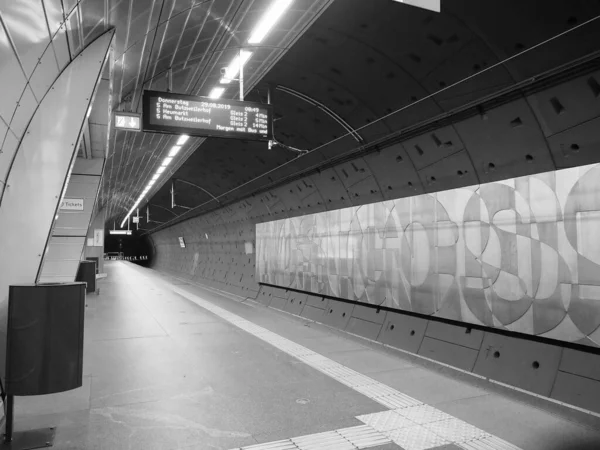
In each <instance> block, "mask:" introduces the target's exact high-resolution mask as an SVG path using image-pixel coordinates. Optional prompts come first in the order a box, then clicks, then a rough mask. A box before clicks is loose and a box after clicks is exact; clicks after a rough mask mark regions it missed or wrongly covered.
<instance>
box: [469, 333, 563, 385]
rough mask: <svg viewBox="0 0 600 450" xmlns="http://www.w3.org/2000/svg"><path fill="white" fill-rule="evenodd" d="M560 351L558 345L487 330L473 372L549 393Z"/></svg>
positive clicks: (558, 362)
mask: <svg viewBox="0 0 600 450" xmlns="http://www.w3.org/2000/svg"><path fill="white" fill-rule="evenodd" d="M562 350H563V349H562V348H561V347H558V346H553V345H548V344H543V343H539V342H532V341H525V340H523V339H518V338H514V337H508V336H502V335H499V334H494V333H486V334H485V336H484V338H483V343H482V346H481V352H480V354H479V357H478V358H477V363H476V365H475V368H474V370H473V372H475V373H477V374H479V375H483V376H485V377H488V378H491V379H493V380H497V381H501V382H503V383H507V384H510V385H512V386H516V387H519V388H521V389H525V390H527V391H531V392H535V393H536V394H540V395H545V396H549V395H550V392H551V391H552V384H553V383H554V378H555V377H556V372H557V370H558V366H559V364H560V358H561V355H562Z"/></svg>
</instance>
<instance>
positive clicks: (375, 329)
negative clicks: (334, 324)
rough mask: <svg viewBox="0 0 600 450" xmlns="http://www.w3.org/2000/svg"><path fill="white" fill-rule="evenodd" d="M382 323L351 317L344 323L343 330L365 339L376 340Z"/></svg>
mask: <svg viewBox="0 0 600 450" xmlns="http://www.w3.org/2000/svg"><path fill="white" fill-rule="evenodd" d="M382 326H383V324H381V323H375V322H369V321H368V320H362V319H357V318H356V317H352V318H351V319H350V320H349V321H348V325H346V329H345V331H347V332H348V333H352V334H356V335H358V336H362V337H364V338H367V339H371V340H376V339H377V336H379V333H380V332H381V328H382Z"/></svg>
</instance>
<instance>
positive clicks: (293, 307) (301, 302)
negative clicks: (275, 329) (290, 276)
mask: <svg viewBox="0 0 600 450" xmlns="http://www.w3.org/2000/svg"><path fill="white" fill-rule="evenodd" d="M306 297H307V294H303V293H301V292H294V291H290V296H289V297H288V303H287V305H286V306H285V310H286V311H287V312H289V313H291V314H295V315H296V316H299V315H301V314H302V310H303V309H304V307H305V306H306Z"/></svg>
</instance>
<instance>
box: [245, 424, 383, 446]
mask: <svg viewBox="0 0 600 450" xmlns="http://www.w3.org/2000/svg"><path fill="white" fill-rule="evenodd" d="M391 442H392V441H391V439H390V438H389V437H387V436H386V435H384V434H382V433H379V432H378V431H376V430H374V429H373V428H371V427H369V426H367V425H359V426H357V427H350V428H342V429H340V430H335V431H327V432H325V433H316V434H309V435H307V436H299V437H294V438H290V439H285V440H282V441H276V442H268V443H266V444H256V445H250V446H247V447H241V448H238V449H233V450H360V449H363V448H365V449H366V448H370V447H376V446H378V445H385V444H389V443H391Z"/></svg>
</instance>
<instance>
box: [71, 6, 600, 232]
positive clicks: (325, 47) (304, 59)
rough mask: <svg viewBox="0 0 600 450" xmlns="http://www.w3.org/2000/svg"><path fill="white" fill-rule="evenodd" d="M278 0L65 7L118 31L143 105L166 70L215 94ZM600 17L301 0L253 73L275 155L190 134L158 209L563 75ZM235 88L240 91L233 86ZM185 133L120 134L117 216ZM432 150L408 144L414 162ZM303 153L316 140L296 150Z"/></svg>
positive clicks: (586, 9)
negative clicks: (270, 93)
mask: <svg viewBox="0 0 600 450" xmlns="http://www.w3.org/2000/svg"><path fill="white" fill-rule="evenodd" d="M270 1H271V0H207V1H201V0H195V1H190V0H186V1H181V0H152V1H151V0H147V1H134V0H121V1H116V0H112V1H111V0H105V1H98V0H83V1H81V2H79V3H76V2H75V1H74V0H63V3H64V4H65V8H68V9H69V11H71V9H72V8H75V9H73V11H75V12H77V14H72V15H71V18H72V19H71V22H72V23H71V27H72V30H71V32H72V34H74V35H78V36H79V37H80V39H79V41H77V40H76V42H75V44H77V43H78V42H79V43H87V42H89V41H91V40H93V38H95V37H96V36H97V35H99V34H100V33H102V32H103V31H104V29H105V28H106V27H108V26H114V27H116V30H117V35H116V45H115V48H114V51H113V55H112V57H111V66H110V70H111V71H112V72H113V76H112V87H111V89H112V94H111V105H112V108H113V110H121V111H137V112H141V102H140V99H141V93H142V91H143V89H156V90H166V89H167V88H168V87H169V84H168V79H167V73H168V72H169V69H171V71H172V89H173V91H174V92H178V93H187V94H195V95H203V96H205V95H208V92H209V90H210V89H211V88H212V87H213V86H214V85H215V84H216V83H217V82H218V77H219V75H220V69H221V68H222V67H225V66H226V65H227V64H229V62H230V61H231V59H232V58H233V55H234V54H235V52H236V51H237V50H236V47H238V46H239V45H241V44H243V43H244V42H245V41H246V39H247V36H248V34H249V32H250V30H251V28H252V26H253V25H254V24H255V23H256V22H257V20H258V18H259V17H260V15H261V14H262V13H263V12H264V11H265V8H266V7H267V6H268V5H269V4H270ZM599 14H600V1H597V0H593V1H592V0H563V1H555V2H544V7H543V8H539V4H538V3H537V2H522V1H520V0H487V1H485V2H481V1H479V0H443V1H442V12H441V13H439V14H438V13H434V12H431V11H427V10H424V9H420V8H416V7H413V6H409V5H406V4H402V3H398V2H395V1H392V0H368V1H366V0H335V1H329V0H312V1H311V0H295V1H294V3H293V6H292V8H291V9H290V10H289V11H288V12H287V13H286V14H285V16H284V17H283V19H282V20H281V22H280V23H279V24H278V26H277V28H276V29H275V30H274V31H273V32H272V33H271V34H270V35H269V37H268V39H267V41H265V46H264V47H261V48H260V49H258V50H257V51H256V54H255V56H253V58H252V59H251V61H250V62H249V63H248V65H247V66H246V68H245V76H246V99H247V100H249V101H262V102H266V101H267V85H268V84H271V85H272V86H278V88H277V89H275V90H274V94H275V95H274V97H273V103H274V106H275V118H276V121H275V126H274V128H275V137H276V139H277V140H278V141H279V142H280V143H281V144H282V145H279V146H275V147H273V148H272V149H271V150H269V149H268V148H267V145H266V144H265V143H264V142H250V141H239V140H225V139H206V140H205V139H202V138H193V139H190V140H189V141H188V142H187V144H186V145H185V147H184V149H183V151H182V152H181V153H180V156H179V160H178V161H177V162H176V163H175V164H174V165H173V166H172V167H171V169H170V171H168V172H165V173H164V174H163V175H162V176H161V179H160V180H159V183H157V184H156V185H155V187H154V189H152V190H151V191H150V192H149V195H148V198H149V202H150V204H151V205H154V206H156V207H157V208H158V209H156V214H157V216H155V219H156V217H159V219H156V220H158V221H162V222H166V221H170V220H172V219H174V218H177V217H179V219H183V218H188V217H192V216H193V215H199V214H202V213H204V212H206V211H209V210H212V209H214V208H216V207H218V206H219V205H222V204H226V203H229V202H231V201H233V200H236V199H240V198H243V197H245V196H248V195H250V194H251V193H252V192H255V191H258V190H260V189H264V188H266V187H268V186H273V185H275V184H277V183H278V182H281V181H282V180H284V179H286V177H290V176H293V175H295V174H297V173H299V172H301V171H303V170H307V169H309V168H311V169H314V168H315V167H321V166H324V165H326V164H328V163H331V162H332V161H335V160H339V159H340V158H343V157H346V155H348V154H349V153H352V152H356V151H358V152H363V151H366V150H368V148H369V147H370V146H372V145H374V144H376V143H377V144H378V145H387V144H385V143H386V142H387V141H388V140H389V139H390V138H392V137H393V136H395V135H398V133H399V132H400V131H404V130H407V129H410V128H411V127H416V126H417V125H419V124H422V123H424V122H427V121H430V120H432V119H434V118H436V119H437V118H440V117H444V115H451V114H454V113H455V112H457V111H458V110H460V109H461V108H464V107H466V106H472V105H474V104H477V103H482V104H483V103H484V101H487V100H488V99H490V98H492V97H494V96H496V95H498V94H499V93H501V92H505V91H509V90H514V87H515V86H517V85H519V83H521V84H527V83H535V82H536V80H535V79H532V77H537V76H538V75H540V74H544V73H547V72H549V71H553V74H554V75H556V76H557V77H558V76H560V75H561V74H567V72H568V70H570V69H571V67H572V66H574V65H575V62H577V60H578V59H579V58H584V57H587V56H589V55H590V54H592V53H593V52H596V51H598V45H597V43H598V42H599V41H600V20H598V21H596V20H594V21H591V22H590V23H587V24H586V21H589V20H591V19H594V18H595V17H597V16H598V15H599ZM572 29H573V30H572ZM75 30H76V31H77V32H74V31H75ZM569 30H572V31H569ZM563 33H564V34H563ZM593 56H594V57H595V56H597V55H593ZM569 73H570V72H569ZM554 75H553V76H554ZM575 75H576V72H574V74H573V75H572V76H573V77H574V76H575ZM565 76H566V75H565ZM236 95H237V94H236V92H235V87H234V88H230V90H229V91H228V92H227V93H226V94H225V95H224V97H228V98H234V97H235V96H236ZM529 109H531V107H530V108H529ZM531 113H532V115H533V116H534V117H535V118H536V119H534V121H535V122H536V125H535V126H536V127H540V128H543V127H544V126H546V124H547V122H548V121H549V122H550V123H551V121H552V119H551V118H550V117H546V118H545V117H544V115H545V114H546V115H547V114H548V113H547V112H546V111H545V109H544V108H542V107H540V108H535V107H534V108H533V111H531ZM349 131H350V132H349ZM469 133H471V135H473V136H474V133H475V131H471V130H469V129H464V130H461V136H462V140H463V141H465V142H467V141H469ZM439 136H440V137H439V138H438V139H441V140H440V142H438V147H440V148H443V146H444V144H448V142H450V146H452V144H451V141H452V140H454V142H455V143H456V142H457V141H460V140H461V139H459V138H458V137H456V136H454V135H452V130H450V134H448V131H447V130H446V131H442V132H441V134H440V135H439ZM448 136H450V137H448ZM175 140H176V137H173V136H169V135H161V134H152V133H134V132H125V131H116V132H115V130H114V129H112V130H111V132H110V136H109V149H108V161H107V166H106V174H105V177H104V185H103V188H102V192H101V197H100V201H101V204H102V205H103V206H105V207H106V210H107V215H106V217H107V220H108V221H109V222H110V225H111V226H112V224H113V222H115V221H116V222H117V224H118V222H120V221H121V220H122V219H123V218H124V217H125V215H126V214H127V212H128V211H129V209H130V208H131V206H132V205H133V204H134V202H135V201H136V199H137V198H138V196H139V195H140V193H141V192H142V190H143V189H144V187H145V186H146V184H147V182H148V180H149V179H150V177H151V176H152V174H153V173H154V171H155V170H156V168H157V167H158V166H159V165H160V161H162V159H163V158H164V156H166V153H167V152H168V151H169V149H170V147H171V145H172V144H173V143H174V141H175ZM463 144H464V143H463ZM427 145H428V144H421V147H418V148H417V149H416V150H415V148H416V147H415V146H412V147H411V148H412V150H410V151H412V152H415V151H416V152H418V153H419V155H415V158H418V157H419V156H423V155H422V153H423V146H427ZM465 145H466V144H465ZM293 149H300V150H311V151H310V153H308V154H305V155H302V156H301V157H299V155H300V154H299V153H298V152H296V151H294V150H293ZM425 150H427V148H425ZM407 152H408V150H407ZM408 153H410V152H408ZM409 156H410V155H409ZM413 160H414V158H413ZM429 162H431V163H433V162H435V161H429ZM282 164H283V166H282ZM418 164H420V165H421V166H420V167H417V169H421V168H426V167H427V164H428V162H427V161H426V158H425V159H422V161H421V162H420V163H418ZM473 164H475V163H473ZM542 169H543V168H540V170H542ZM172 179H176V180H183V181H176V182H175V186H176V193H177V197H176V203H177V205H181V206H183V207H175V208H171V195H170V188H171V180H172ZM478 181H481V180H478V179H477V180H475V179H471V178H467V179H465V180H463V181H462V182H463V183H468V182H478ZM215 197H216V198H217V199H216V200H215ZM145 204H146V202H142V203H141V204H140V206H142V207H144V206H145ZM189 208H194V209H193V210H192V211H190V210H189ZM155 225H159V224H148V225H147V227H148V228H147V229H152V226H155Z"/></svg>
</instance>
